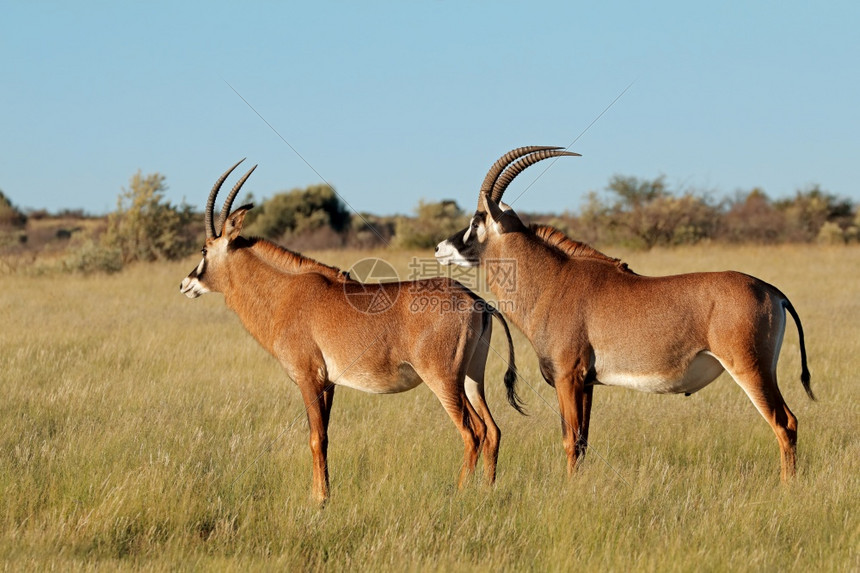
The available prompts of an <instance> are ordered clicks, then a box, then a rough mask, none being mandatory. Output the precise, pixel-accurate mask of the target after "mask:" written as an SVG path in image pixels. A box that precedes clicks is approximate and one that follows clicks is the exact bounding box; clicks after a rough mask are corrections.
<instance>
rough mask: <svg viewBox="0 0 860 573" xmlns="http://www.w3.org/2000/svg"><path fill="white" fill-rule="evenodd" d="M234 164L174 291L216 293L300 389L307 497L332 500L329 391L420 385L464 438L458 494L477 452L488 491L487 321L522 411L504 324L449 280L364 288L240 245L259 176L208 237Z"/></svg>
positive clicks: (493, 451) (227, 206)
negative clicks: (502, 338)
mask: <svg viewBox="0 0 860 573" xmlns="http://www.w3.org/2000/svg"><path fill="white" fill-rule="evenodd" d="M243 161H244V160H243ZM241 162H242V161H239V162H238V163H236V164H235V165H234V166H233V167H231V168H230V169H228V170H227V171H226V172H225V173H224V174H223V175H222V176H221V177H220V178H219V179H218V181H216V183H215V186H214V187H213V188H212V191H211V192H210V193H209V200H208V201H207V203H206V211H205V214H204V218H205V227H206V243H205V245H204V247H203V251H202V252H203V259H202V260H201V261H200V263H199V264H198V265H197V267H196V268H195V269H194V270H192V271H191V273H190V274H189V275H188V276H187V277H186V278H185V279H184V280H183V281H182V284H181V285H180V291H181V292H182V293H183V294H185V295H186V296H187V297H188V298H196V297H198V296H200V295H201V294H204V293H207V292H220V293H223V295H224V302H225V303H226V304H227V306H228V307H230V308H231V309H232V310H233V311H235V312H236V314H237V315H238V316H239V318H240V319H241V321H242V324H243V325H244V326H245V328H246V329H247V330H248V332H249V333H250V334H251V335H252V336H253V337H254V338H255V339H256V340H257V342H259V343H260V344H261V345H262V346H263V348H265V349H266V350H268V351H269V353H271V354H272V356H274V357H275V359H277V361H278V362H279V363H280V364H281V366H282V367H283V368H284V370H285V371H286V373H287V375H288V376H289V377H290V378H291V379H292V380H293V381H294V382H295V384H296V385H297V386H298V387H299V390H300V391H301V394H302V398H303V400H304V405H305V409H306V411H307V418H308V424H309V426H310V449H311V453H312V455H313V485H312V496H313V498H314V499H315V500H316V501H318V502H320V503H322V502H324V501H325V500H326V499H327V498H328V495H329V476H328V463H327V455H326V453H327V449H328V437H327V433H328V424H329V415H330V414H331V407H332V400H333V398H334V390H335V387H336V386H348V387H351V388H355V389H358V390H363V391H365V392H371V393H377V394H386V393H394V392H404V391H406V390H411V389H412V388H415V387H416V386H418V385H419V384H420V383H421V382H424V383H425V384H427V386H428V387H429V388H430V390H431V391H433V393H434V394H435V395H436V397H437V398H438V399H439V401H440V402H441V403H442V406H443V407H444V408H445V411H446V412H447V413H448V415H449V416H450V417H451V420H452V421H453V422H454V425H455V426H456V427H457V429H458V430H459V431H460V434H461V435H462V438H463V443H464V446H465V451H464V460H463V465H462V466H461V469H460V474H459V481H458V486H459V487H462V486H463V485H464V483H465V481H466V480H467V478H468V477H469V476H470V475H471V474H472V473H473V471H474V469H475V465H476V463H477V460H478V457H479V455H480V453H481V451H483V455H484V468H485V478H486V480H487V482H488V483H493V482H494V480H495V475H496V461H497V458H498V451H499V440H500V439H501V433H500V431H499V428H498V426H497V425H496V423H495V421H494V420H493V417H492V415H491V414H490V410H489V408H488V407H487V403H486V401H485V399H484V368H485V365H486V361H487V355H488V351H489V348H490V347H489V344H490V336H491V334H492V317H493V316H495V317H496V318H497V319H498V320H499V321H500V322H501V323H502V326H503V327H504V329H505V334H506V336H507V340H508V369H507V372H506V374H505V377H504V382H505V386H506V389H507V398H508V401H509V402H510V403H511V405H512V406H513V407H514V408H516V409H517V410H520V407H519V398H518V397H517V394H516V388H515V384H516V374H515V371H516V370H515V365H514V348H513V342H512V340H511V334H510V330H509V329H508V325H507V323H506V322H505V320H504V318H502V316H501V314H499V313H498V311H497V310H496V309H495V308H493V307H492V306H491V305H489V304H488V303H486V302H485V301H484V300H483V299H481V298H480V297H478V296H477V295H476V294H474V293H472V292H471V291H470V290H469V289H467V288H466V287H464V286H463V285H461V284H460V283H458V282H456V281H454V280H451V279H446V278H434V279H425V280H418V281H411V282H391V283H381V284H365V283H361V282H359V281H356V280H353V279H351V278H350V277H349V276H348V274H347V273H344V272H341V271H340V270H338V269H336V268H334V267H330V266H327V265H324V264H322V263H319V262H317V261H314V260H313V259H310V258H308V257H304V256H302V255H300V254H298V253H295V252H293V251H289V250H287V249H284V248H282V247H279V246H278V245H275V244H274V243H271V242H269V241H266V240H263V239H259V238H245V237H242V236H241V235H240V233H241V231H242V225H243V223H244V220H245V215H246V214H247V212H248V210H249V209H251V207H252V206H251V205H244V206H242V207H239V208H238V209H236V210H235V211H233V212H232V213H231V212H230V210H231V208H232V204H233V200H234V199H235V197H236V195H237V194H238V192H239V190H240V189H241V187H242V185H243V184H244V183H245V181H246V180H247V179H248V177H249V176H250V175H251V173H252V172H253V171H254V169H256V165H255V166H254V167H252V168H251V169H250V170H249V171H248V172H247V173H246V174H245V175H244V176H243V177H242V178H241V179H240V180H239V181H238V182H237V183H236V185H235V186H234V187H233V189H232V190H231V192H230V194H229V195H228V197H227V199H226V201H225V202H224V206H223V208H222V210H221V219H220V223H219V226H220V229H216V225H215V221H214V217H213V215H214V208H215V199H216V197H217V195H218V192H219V190H220V189H221V186H222V185H223V183H224V181H225V180H226V179H227V177H228V176H229V175H230V173H232V172H233V170H234V169H235V168H236V167H237V166H238V165H239V163H241ZM219 231H220V232H219ZM427 296H433V297H437V299H436V302H437V303H438V304H434V305H428V304H426V302H425V303H423V304H416V299H417V298H418V297H424V298H425V299H426V297H427ZM380 301H383V302H384V304H382V305H380V304H379V303H380ZM440 309H444V310H445V312H440Z"/></svg>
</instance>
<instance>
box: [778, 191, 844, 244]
mask: <svg viewBox="0 0 860 573" xmlns="http://www.w3.org/2000/svg"><path fill="white" fill-rule="evenodd" d="M776 208H777V209H779V210H780V211H782V212H783V214H784V215H785V218H786V225H787V233H788V237H787V238H788V239H789V240H794V241H806V242H809V241H813V240H816V238H817V237H818V234H819V232H820V231H821V227H822V226H823V225H824V223H827V222H831V223H836V224H838V225H840V226H842V227H847V226H848V225H850V224H851V218H852V216H853V204H852V203H851V201H849V200H847V199H842V198H839V197H837V196H836V195H833V194H831V193H828V192H826V191H824V190H822V189H821V187H819V186H818V185H812V186H811V187H809V188H808V189H806V190H802V191H798V192H797V193H796V194H795V196H794V197H793V198H792V199H784V200H782V201H779V202H777V203H776Z"/></svg>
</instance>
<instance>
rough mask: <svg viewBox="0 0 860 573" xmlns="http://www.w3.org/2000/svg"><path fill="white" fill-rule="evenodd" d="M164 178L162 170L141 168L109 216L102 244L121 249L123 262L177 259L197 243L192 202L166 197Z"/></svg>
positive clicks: (123, 191)
mask: <svg viewBox="0 0 860 573" xmlns="http://www.w3.org/2000/svg"><path fill="white" fill-rule="evenodd" d="M164 181H165V177H164V175H161V174H159V173H152V174H149V175H146V176H144V175H142V174H141V172H140V171H138V172H137V173H136V174H135V175H134V176H132V178H131V180H130V182H129V186H128V189H125V188H123V190H122V193H120V195H119V197H118V199H117V210H116V211H115V212H113V213H111V214H110V215H109V216H108V226H107V231H106V232H105V234H104V235H103V236H102V244H103V246H105V247H107V248H115V249H119V251H120V252H121V253H122V261H123V263H130V262H133V261H155V260H165V259H167V260H170V259H177V258H181V257H184V256H186V255H187V254H189V253H190V252H191V251H192V250H193V248H194V247H195V246H196V244H197V242H198V238H197V237H196V233H195V232H193V226H192V225H191V223H192V220H193V219H194V213H193V212H192V210H191V207H190V206H189V205H186V204H184V203H183V204H182V205H180V206H175V205H172V204H171V203H170V202H169V201H167V200H166V199H165V197H164V193H165V191H166V190H167V186H166V185H165V183H164Z"/></svg>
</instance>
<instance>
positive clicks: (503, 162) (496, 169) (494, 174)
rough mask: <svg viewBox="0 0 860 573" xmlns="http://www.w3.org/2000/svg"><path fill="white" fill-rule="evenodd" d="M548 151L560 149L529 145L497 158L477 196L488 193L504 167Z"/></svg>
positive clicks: (479, 206)
mask: <svg viewBox="0 0 860 573" xmlns="http://www.w3.org/2000/svg"><path fill="white" fill-rule="evenodd" d="M550 149H561V147H552V146H546V145H529V146H526V147H517V148H516V149H512V150H510V151H508V152H507V153H505V154H504V155H502V156H501V157H499V158H498V159H497V160H496V162H495V163H493V165H492V167H490V170H489V171H487V175H486V177H484V182H483V183H481V191H480V193H479V196H480V195H482V194H484V193H489V192H490V191H491V190H492V189H493V186H494V185H495V183H496V180H497V179H498V178H499V175H501V174H502V171H504V169H505V167H507V166H508V165H510V164H511V163H512V162H514V161H515V160H517V159H519V158H520V157H522V156H523V155H528V154H529V153H534V152H535V151H547V150H550ZM480 203H481V202H480V199H479V200H478V209H480V208H481V205H480Z"/></svg>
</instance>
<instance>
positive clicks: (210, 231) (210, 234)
mask: <svg viewBox="0 0 860 573" xmlns="http://www.w3.org/2000/svg"><path fill="white" fill-rule="evenodd" d="M243 161H245V158H244V157H243V158H242V159H240V160H239V161H237V162H236V164H235V165H234V166H233V167H231V168H230V169H228V170H227V171H225V172H224V175H222V176H221V177H220V178H219V179H218V181H216V182H215V185H214V186H213V187H212V191H210V192H209V200H208V201H206V211H205V212H204V213H203V223H204V225H203V226H204V227H206V238H207V239H214V238H215V237H217V236H218V233H217V232H216V231H215V223H214V222H213V221H212V214H213V211H214V210H215V198H216V197H218V191H220V190H221V185H223V184H224V180H225V179H227V177H229V176H230V174H231V173H233V170H234V169H236V168H237V167H239V164H240V163H242V162H243Z"/></svg>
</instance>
